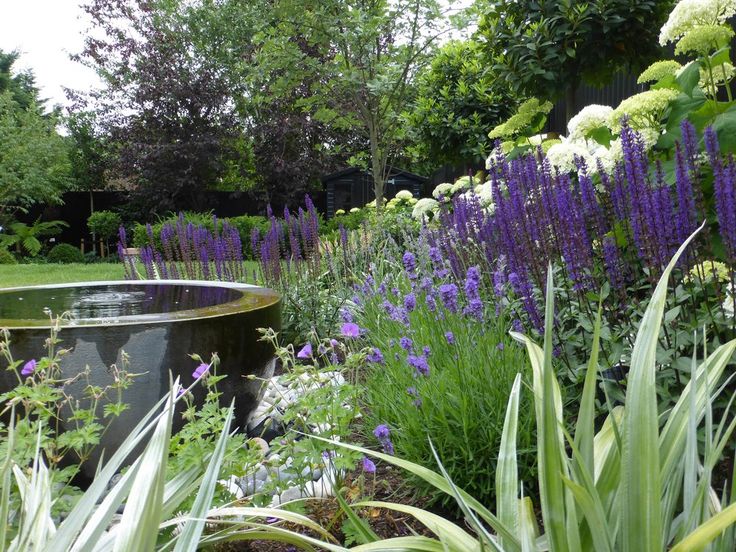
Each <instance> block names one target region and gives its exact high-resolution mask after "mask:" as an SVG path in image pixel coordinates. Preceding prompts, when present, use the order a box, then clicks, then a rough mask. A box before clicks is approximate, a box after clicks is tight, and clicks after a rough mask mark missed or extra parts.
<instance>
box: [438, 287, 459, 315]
mask: <svg viewBox="0 0 736 552" xmlns="http://www.w3.org/2000/svg"><path fill="white" fill-rule="evenodd" d="M457 295H458V289H457V286H456V285H455V284H442V285H441V286H440V298H441V299H442V304H443V305H444V306H445V308H446V309H447V310H449V311H450V312H453V313H455V312H457Z"/></svg>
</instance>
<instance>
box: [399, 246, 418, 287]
mask: <svg viewBox="0 0 736 552" xmlns="http://www.w3.org/2000/svg"><path fill="white" fill-rule="evenodd" d="M402 261H403V263H404V269H405V270H406V274H407V275H408V276H409V279H410V280H414V279H416V277H417V272H416V270H417V259H416V257H414V254H413V253H412V252H411V251H407V252H406V253H404V257H403V258H402Z"/></svg>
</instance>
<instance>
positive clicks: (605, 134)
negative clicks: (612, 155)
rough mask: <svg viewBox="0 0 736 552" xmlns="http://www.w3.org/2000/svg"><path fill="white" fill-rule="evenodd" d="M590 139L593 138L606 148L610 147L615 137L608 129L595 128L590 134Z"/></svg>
mask: <svg viewBox="0 0 736 552" xmlns="http://www.w3.org/2000/svg"><path fill="white" fill-rule="evenodd" d="M588 137H589V138H592V139H593V140H595V141H596V142H598V143H599V144H601V145H602V146H605V147H610V145H611V141H612V140H613V135H612V134H611V130H610V129H609V128H608V127H604V126H602V127H598V128H594V129H593V130H591V131H590V132H589V133H588Z"/></svg>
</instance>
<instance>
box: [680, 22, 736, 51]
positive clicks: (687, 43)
mask: <svg viewBox="0 0 736 552" xmlns="http://www.w3.org/2000/svg"><path fill="white" fill-rule="evenodd" d="M733 35H734V32H733V29H732V28H731V27H727V26H726V25H696V26H695V27H693V28H692V29H690V30H689V31H688V32H686V33H685V34H684V35H683V37H682V38H681V39H680V40H679V41H678V42H677V45H676V46H675V54H677V55H681V54H686V53H689V52H695V53H696V54H700V55H701V56H707V55H708V54H710V53H711V52H715V51H716V50H718V49H719V48H722V47H723V46H725V45H727V44H728V43H729V42H730V41H731V39H732V38H733Z"/></svg>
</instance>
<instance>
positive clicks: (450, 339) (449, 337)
mask: <svg viewBox="0 0 736 552" xmlns="http://www.w3.org/2000/svg"><path fill="white" fill-rule="evenodd" d="M445 339H446V340H447V343H448V344H449V345H454V344H455V334H453V333H452V332H445Z"/></svg>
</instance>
